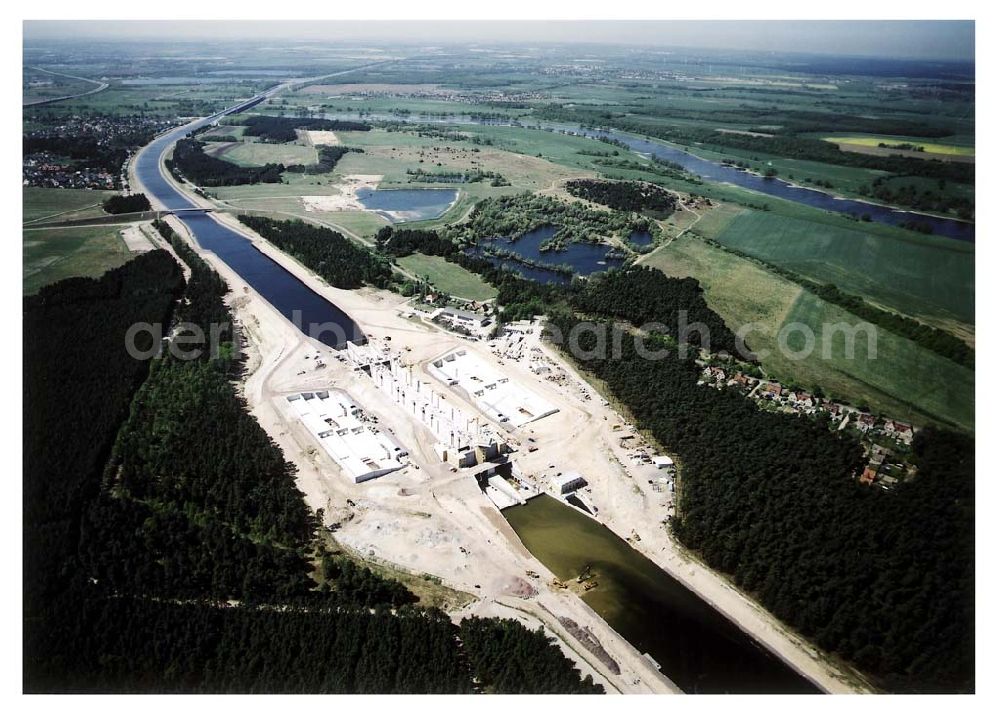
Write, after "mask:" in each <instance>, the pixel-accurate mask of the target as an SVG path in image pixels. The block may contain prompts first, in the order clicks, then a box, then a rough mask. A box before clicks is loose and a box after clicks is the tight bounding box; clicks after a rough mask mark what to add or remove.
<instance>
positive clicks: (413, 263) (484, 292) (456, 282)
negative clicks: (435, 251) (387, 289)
mask: <svg viewBox="0 0 1000 718" xmlns="http://www.w3.org/2000/svg"><path fill="white" fill-rule="evenodd" d="M399 266H401V267H403V269H406V270H407V271H409V272H411V273H413V274H415V275H417V276H418V277H422V278H426V279H427V281H429V282H430V283H431V284H433V285H434V286H435V287H437V288H438V289H439V290H440V291H442V292H444V293H445V294H450V295H451V296H453V297H460V298H462V299H472V300H475V301H477V302H481V301H484V300H486V299H493V298H494V297H496V295H497V291H496V289H494V288H493V287H491V286H490V285H489V284H487V283H486V282H484V281H483V280H482V279H480V278H479V277H478V276H477V275H475V274H473V273H472V272H470V271H469V270H467V269H465V268H463V267H460V266H458V265H457V264H453V263H452V262H449V261H447V260H446V259H444V258H443V257H429V256H427V255H424V254H411V255H409V256H408V257H400V259H399Z"/></svg>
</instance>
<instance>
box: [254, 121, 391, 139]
mask: <svg viewBox="0 0 1000 718" xmlns="http://www.w3.org/2000/svg"><path fill="white" fill-rule="evenodd" d="M240 124H241V125H243V126H244V127H246V129H245V130H244V131H243V134H244V135H249V136H251V137H260V138H261V139H263V140H265V141H267V142H292V141H293V140H295V139H297V135H296V134H295V130H328V131H331V132H336V131H338V130H339V131H341V132H368V131H369V130H370V129H371V128H372V126H371V125H369V124H368V123H367V122H352V121H350V120H324V119H319V118H311V117H275V116H272V115H251V116H250V117H246V118H244V119H242V120H240Z"/></svg>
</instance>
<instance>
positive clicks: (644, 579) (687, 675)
mask: <svg viewBox="0 0 1000 718" xmlns="http://www.w3.org/2000/svg"><path fill="white" fill-rule="evenodd" d="M503 515H504V516H505V517H506V519H507V521H508V522H509V523H510V525H511V527H512V528H513V529H514V531H515V532H516V533H517V535H518V537H520V539H521V541H522V542H523V543H524V545H525V547H527V549H528V550H529V551H530V552H531V553H532V554H533V555H534V556H536V557H537V558H538V559H539V560H540V561H541V562H542V563H543V564H545V566H546V567H548V569H549V570H550V571H552V572H553V573H554V574H555V575H556V576H558V577H559V579H560V580H562V581H575V580H576V578H577V577H578V576H580V575H581V574H582V573H583V572H584V571H586V570H587V568H588V567H589V570H590V572H591V574H592V578H591V579H590V580H593V581H596V582H597V586H596V587H595V588H593V589H591V590H590V591H587V592H586V593H584V594H583V601H584V602H585V603H586V604H587V605H588V606H590V607H591V608H592V609H594V610H595V611H596V612H597V613H598V614H599V615H600V616H601V617H602V618H603V619H604V620H606V621H607V622H608V624H610V625H611V627H612V628H614V629H615V630H616V631H617V632H618V633H620V634H621V635H622V636H623V637H624V638H625V639H626V640H627V641H628V642H629V643H631V644H632V645H633V646H634V647H635V648H636V650H638V651H639V652H640V653H648V654H649V655H650V656H652V657H653V658H654V659H655V660H656V662H657V663H659V664H660V671H661V672H662V673H663V674H664V675H665V676H667V677H668V678H670V680H672V681H673V682H674V683H676V684H677V686H678V687H679V688H680V689H681V690H683V691H684V692H685V693H819V692H820V691H819V690H818V689H817V688H816V687H815V686H814V685H813V684H812V683H811V682H810V681H808V680H807V679H805V678H804V677H802V676H801V675H799V674H798V673H797V672H796V671H794V670H793V669H791V668H790V667H788V666H787V665H786V664H785V663H784V662H782V661H781V660H780V659H779V658H777V657H776V656H775V655H774V654H772V653H770V652H769V651H767V650H766V649H764V648H763V647H761V646H760V645H758V644H757V643H756V642H754V641H753V640H752V639H751V638H750V637H749V636H748V635H747V634H746V633H744V632H743V631H741V630H740V629H739V628H738V627H737V626H736V625H735V624H733V623H732V622H731V621H730V620H729V619H727V618H726V617H725V616H723V615H722V614H720V613H719V612H718V611H716V610H715V609H714V608H712V607H711V606H709V605H708V604H707V603H705V601H703V600H702V599H701V598H699V597H698V596H697V595H696V594H695V593H693V592H692V591H690V590H689V589H688V588H686V587H685V586H684V585H682V584H681V583H680V582H679V581H677V580H676V579H675V578H673V577H672V576H671V575H670V574H668V573H666V572H665V571H663V570H662V569H660V568H659V567H658V566H656V564H654V563H653V562H652V561H650V560H649V559H647V558H646V557H645V556H643V555H642V554H640V553H639V552H638V551H636V550H635V549H633V548H632V547H631V546H629V545H628V543H627V542H625V541H623V540H622V539H621V538H619V537H618V536H617V535H615V534H614V533H613V532H612V531H610V530H609V529H607V528H606V527H605V526H603V525H602V524H600V523H598V522H597V521H596V520H594V519H591V518H588V517H587V516H585V515H583V514H582V513H580V512H579V511H577V510H575V509H573V508H570V507H569V506H566V505H565V504H563V503H562V502H561V501H558V500H557V499H554V498H553V497H551V496H549V495H547V494H542V495H541V496H538V497H537V498H534V499H531V500H530V501H528V502H527V503H526V504H523V505H520V506H512V507H511V508H509V509H505V510H504V511H503Z"/></svg>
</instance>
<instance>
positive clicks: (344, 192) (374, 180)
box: [302, 175, 382, 212]
mask: <svg viewBox="0 0 1000 718" xmlns="http://www.w3.org/2000/svg"><path fill="white" fill-rule="evenodd" d="M381 181H382V175H346V176H345V177H344V181H343V182H342V183H340V184H339V185H337V186H336V189H337V190H339V194H328V195H327V194H322V195H308V196H305V197H303V198H302V206H303V207H305V210H306V212H340V211H343V210H359V209H360V210H363V209H365V206H364V205H363V204H361V202H359V201H358V190H360V189H375V188H376V187H378V183H379V182H381Z"/></svg>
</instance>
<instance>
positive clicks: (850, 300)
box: [696, 230, 976, 369]
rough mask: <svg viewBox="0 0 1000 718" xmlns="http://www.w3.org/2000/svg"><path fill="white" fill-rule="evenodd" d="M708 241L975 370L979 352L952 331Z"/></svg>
mask: <svg viewBox="0 0 1000 718" xmlns="http://www.w3.org/2000/svg"><path fill="white" fill-rule="evenodd" d="M696 233H697V230H696ZM705 241H707V242H708V243H709V244H711V245H712V246H713V247H718V248H719V249H721V250H723V251H726V252H730V253H731V254H736V255H739V256H741V257H744V258H746V259H749V260H750V261H752V262H757V263H759V264H764V265H766V266H767V268H768V269H769V270H770V271H772V272H774V273H775V274H779V275H781V276H782V277H785V278H786V279H790V280H791V281H793V282H795V283H796V284H799V285H801V286H802V287H804V288H805V289H807V290H808V291H810V292H812V293H813V294H815V295H816V296H817V297H820V298H821V299H823V300H825V301H827V302H830V303H831V304H836V305H838V306H840V307H843V308H844V309H846V310H847V311H849V312H850V313H851V314H853V315H854V316H856V317H858V318H860V319H863V320H865V321H867V322H871V323H872V324H874V325H876V326H879V327H882V328H883V329H885V330H886V331H889V332H892V333H893V334H895V335H897V336H900V337H903V338H904V339H909V340H910V341H912V342H915V343H916V344H919V345H920V346H922V347H924V348H925V349H930V350H931V351H932V352H934V353H935V354H939V355H941V356H943V357H944V358H945V359H950V360H952V361H953V362H955V363H956V364H961V365H962V366H967V367H969V368H970V369H972V368H975V363H976V350H975V349H974V348H972V347H970V346H969V345H968V344H966V343H965V342H964V341H962V340H961V339H959V338H958V337H957V336H955V335H954V334H951V333H950V332H946V331H945V330H943V329H939V328H938V327H932V326H931V325H929V324H924V323H923V322H919V321H917V320H916V319H913V318H912V317H907V316H904V315H902V314H897V313H895V312H890V311H888V310H886V309H881V308H879V307H877V306H875V305H874V304H871V303H870V302H868V301H866V300H865V299H864V298H863V297H859V296H856V295H853V294H848V293H847V292H845V291H843V290H841V289H840V288H839V287H837V286H836V285H834V284H829V283H827V284H820V283H819V282H814V281H812V280H809V279H806V278H805V277H803V276H801V275H800V274H797V273H796V272H793V271H791V270H789V269H786V268H784V267H779V266H777V265H776V264H772V263H770V262H766V261H764V260H762V259H759V258H757V257H754V256H751V255H749V254H747V253H745V252H741V251H740V250H738V249H735V248H733V247H729V246H726V245H724V244H720V243H719V242H716V241H715V240H711V239H706V240H705Z"/></svg>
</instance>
